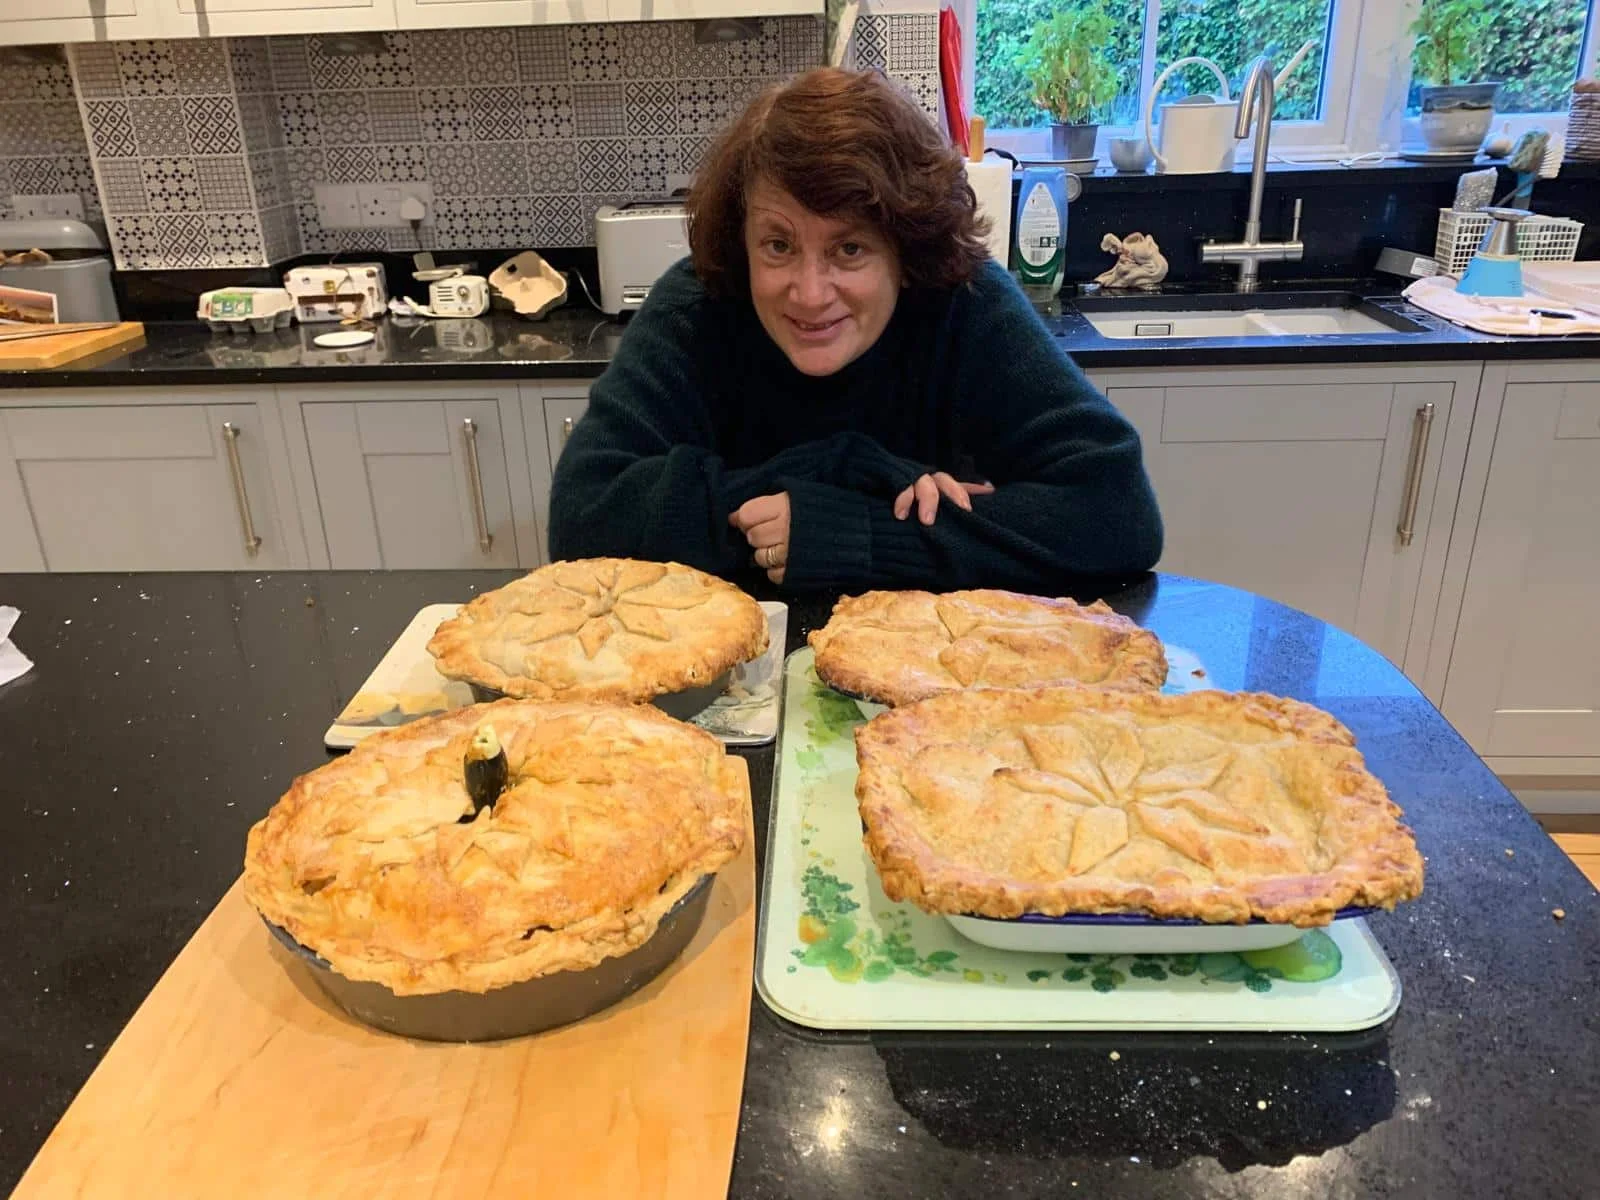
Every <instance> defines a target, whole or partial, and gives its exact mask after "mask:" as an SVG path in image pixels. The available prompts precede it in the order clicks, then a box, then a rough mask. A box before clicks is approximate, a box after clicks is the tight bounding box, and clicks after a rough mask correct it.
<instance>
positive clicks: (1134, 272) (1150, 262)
mask: <svg viewBox="0 0 1600 1200" xmlns="http://www.w3.org/2000/svg"><path fill="white" fill-rule="evenodd" d="M1100 249H1102V250H1105V251H1107V252H1108V253H1111V254H1115V255H1116V256H1117V261H1116V265H1115V266H1113V267H1112V268H1111V269H1110V270H1109V271H1107V272H1105V273H1104V274H1103V275H1097V276H1095V280H1094V281H1095V282H1096V283H1098V284H1100V285H1101V286H1102V287H1108V288H1140V287H1154V286H1155V285H1156V284H1158V283H1160V282H1161V281H1162V280H1163V279H1165V278H1166V277H1167V259H1166V256H1165V255H1164V254H1162V253H1161V247H1160V246H1158V245H1156V240H1155V238H1153V237H1146V236H1145V235H1144V234H1142V233H1130V234H1129V235H1128V236H1127V237H1125V238H1119V237H1118V236H1117V235H1116V234H1114V233H1108V234H1106V235H1105V237H1103V238H1101V239H1100Z"/></svg>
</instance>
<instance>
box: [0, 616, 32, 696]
mask: <svg viewBox="0 0 1600 1200" xmlns="http://www.w3.org/2000/svg"><path fill="white" fill-rule="evenodd" d="M21 615H22V612H21V611H20V610H19V609H15V608H12V607H11V606H10V605H9V604H0V684H7V683H10V682H11V681H12V680H13V679H15V678H17V676H19V675H26V674H27V673H28V672H29V671H31V670H33V660H32V659H30V658H28V656H27V655H25V654H23V653H22V651H21V650H18V649H17V648H16V647H15V646H14V645H12V644H11V627H12V626H14V625H15V624H16V623H17V618H18V617H20V616H21Z"/></svg>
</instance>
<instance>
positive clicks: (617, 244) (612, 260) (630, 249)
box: [594, 200, 689, 314]
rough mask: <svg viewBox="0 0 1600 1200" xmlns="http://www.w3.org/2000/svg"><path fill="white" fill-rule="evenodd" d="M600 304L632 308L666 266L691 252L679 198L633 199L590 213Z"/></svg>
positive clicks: (613, 309) (611, 310)
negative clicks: (591, 216) (596, 253)
mask: <svg viewBox="0 0 1600 1200" xmlns="http://www.w3.org/2000/svg"><path fill="white" fill-rule="evenodd" d="M594 242H595V250H596V251H597V252H598V254H599V256H600V307H601V308H602V309H604V310H605V311H606V312H608V313H612V314H616V313H624V312H632V311H633V310H634V309H636V308H638V307H639V306H640V305H641V304H643V303H644V298H645V297H646V296H648V295H649V294H650V287H651V285H652V284H654V283H655V281H656V280H658V279H660V278H661V275H662V273H663V272H664V271H666V269H667V268H668V267H670V266H671V265H672V264H673V263H675V262H677V261H678V260H679V259H680V258H682V257H684V255H686V254H688V253H689V217H688V212H687V210H686V209H685V208H684V207H683V203H682V201H679V200H636V201H634V202H633V203H632V204H624V205H622V206H621V207H620V208H618V207H616V206H614V205H610V204H607V205H603V206H602V207H601V208H600V209H599V211H597V212H596V213H595V214H594Z"/></svg>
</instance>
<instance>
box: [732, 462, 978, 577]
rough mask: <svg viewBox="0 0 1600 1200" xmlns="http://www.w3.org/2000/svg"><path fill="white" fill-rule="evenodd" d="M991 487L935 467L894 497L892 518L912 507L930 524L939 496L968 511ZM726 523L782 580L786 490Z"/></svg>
mask: <svg viewBox="0 0 1600 1200" xmlns="http://www.w3.org/2000/svg"><path fill="white" fill-rule="evenodd" d="M993 491H994V484H992V483H962V482H960V481H959V480H957V479H956V478H955V477H954V476H951V475H948V474H946V473H945V472H944V471H935V472H933V473H932V474H930V475H923V476H921V477H919V478H918V479H917V481H916V482H915V483H913V484H912V485H911V486H910V487H908V488H906V490H905V491H903V492H901V493H900V494H899V495H898V496H896V497H895V500H894V515H895V519H896V520H900V521H904V520H905V519H906V518H908V517H909V516H910V515H911V510H912V509H913V508H915V509H916V510H917V519H918V520H920V521H921V522H922V523H923V524H924V525H932V524H933V522H934V520H935V518H936V517H937V516H938V513H939V498H940V497H941V496H943V497H944V498H945V499H946V500H948V501H949V502H950V503H952V504H954V505H955V506H956V507H957V508H961V509H964V510H965V511H967V512H971V511H972V497H973V496H987V495H988V494H990V493H991V492H993ZM728 524H729V525H732V526H733V527H734V528H735V529H737V530H738V531H739V532H740V533H742V534H744V540H745V541H746V542H748V543H749V544H750V548H751V550H753V551H754V558H755V564H756V566H758V567H760V568H761V569H762V570H763V571H765V572H766V573H767V578H768V579H770V580H772V582H773V583H782V582H783V575H784V570H785V568H786V567H787V566H788V563H789V493H788V492H777V493H775V494H773V495H770V496H757V497H756V498H755V499H754V500H747V501H745V502H744V503H743V504H741V505H740V506H739V507H738V509H737V510H735V511H734V512H731V513H729V514H728Z"/></svg>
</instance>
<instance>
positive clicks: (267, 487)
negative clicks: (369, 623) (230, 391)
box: [0, 404, 299, 571]
mask: <svg viewBox="0 0 1600 1200" xmlns="http://www.w3.org/2000/svg"><path fill="white" fill-rule="evenodd" d="M0 423H3V424H4V426H5V433H6V440H7V441H8V442H9V443H10V447H11V455H12V463H11V468H12V470H13V471H14V472H15V478H16V480H17V482H18V483H19V484H20V487H21V491H22V493H23V495H24V497H25V501H26V505H27V511H28V514H29V516H30V517H31V520H32V523H33V528H34V531H35V534H36V537H37V539H38V545H39V549H40V552H41V557H42V559H43V563H42V565H43V566H44V568H45V569H46V570H50V571H206V570H233V569H243V568H246V567H291V566H296V565H299V564H298V563H297V562H296V558H297V556H296V555H295V554H294V553H293V551H292V550H291V548H290V547H289V546H288V545H287V544H286V541H285V537H284V533H285V526H284V524H283V521H282V518H281V515H280V512H279V505H278V498H277V494H276V492H275V489H274V479H273V474H272V469H271V466H270V461H269V450H268V446H267V437H266V430H265V423H264V421H263V417H262V411H261V409H260V408H259V407H257V406H256V405H254V404H220V405H198V404H196V405H134V404H125V405H86V406H82V407H70V406H64V405H63V406H52V407H38V408H11V409H6V410H4V411H0ZM236 468H237V470H236ZM247 530H248V531H250V532H249V533H248V534H247ZM256 538H259V539H260V540H259V543H256V542H255V539H256Z"/></svg>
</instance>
